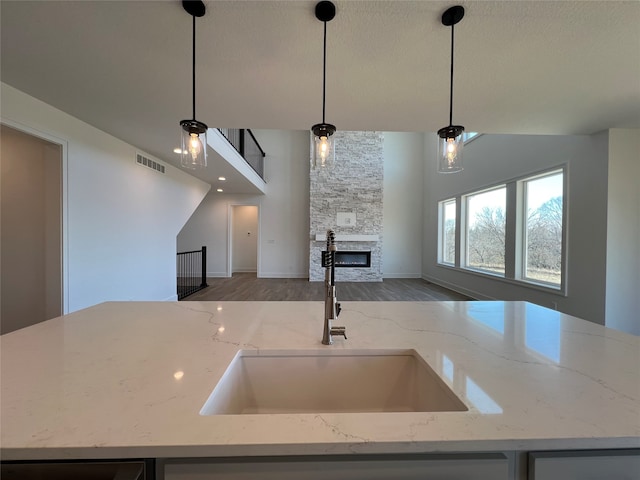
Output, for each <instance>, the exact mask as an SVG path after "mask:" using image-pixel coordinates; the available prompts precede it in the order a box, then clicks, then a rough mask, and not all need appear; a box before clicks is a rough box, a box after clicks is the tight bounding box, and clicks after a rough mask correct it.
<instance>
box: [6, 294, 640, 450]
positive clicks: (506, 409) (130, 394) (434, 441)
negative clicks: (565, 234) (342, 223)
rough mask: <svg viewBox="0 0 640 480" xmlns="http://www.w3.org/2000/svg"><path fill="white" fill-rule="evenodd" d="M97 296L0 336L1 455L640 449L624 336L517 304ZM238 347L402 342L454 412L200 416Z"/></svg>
mask: <svg viewBox="0 0 640 480" xmlns="http://www.w3.org/2000/svg"><path fill="white" fill-rule="evenodd" d="M342 307H343V310H342V313H341V315H340V318H339V321H338V322H337V323H339V324H340V325H345V326H346V327H347V333H348V337H349V339H348V340H343V339H341V338H337V339H336V340H335V343H334V345H332V346H324V345H321V343H320V340H321V336H322V325H323V312H324V310H323V304H322V303H321V302H180V303H178V302H118V303H104V304H101V305H97V306H95V307H92V308H89V309H86V310H83V311H80V312H76V313H73V314H70V315H67V316H64V317H60V318H56V319H53V320H49V321H47V322H44V323H41V324H38V325H35V326H33V327H29V328H25V329H22V330H19V331H16V332H13V333H10V334H6V335H3V336H2V337H1V342H2V343H1V347H2V350H1V360H2V365H1V372H2V376H1V383H2V385H1V388H2V390H1V422H2V424H1V437H0V442H1V452H0V453H1V457H2V459H3V460H11V459H50V458H125V457H204V456H207V457H213V456H240V455H242V456H244V455H249V456H253V455H316V454H350V453H418V452H462V451H465V452H471V451H498V450H550V449H584V448H630V447H635V448H637V447H640V338H639V337H635V336H632V335H627V334H624V333H620V332H617V331H614V330H611V329H607V328H604V327H602V326H599V325H595V324H593V323H590V322H587V321H583V320H579V319H576V318H574V317H570V316H567V315H563V314H561V313H559V312H555V311H552V310H548V309H545V308H542V307H538V306H535V305H532V304H528V303H525V302H343V304H342ZM240 349H248V350H256V349H283V350H285V349H295V350H319V349H332V350H335V351H340V350H345V349H415V350H416V351H417V352H418V353H419V354H420V355H421V356H422V357H423V358H424V359H425V360H426V361H427V362H428V363H429V364H430V366H431V367H432V368H433V370H435V372H436V373H437V374H438V375H439V376H440V377H441V378H442V379H443V380H444V381H445V382H446V383H447V384H448V385H449V386H450V387H451V388H452V389H453V391H454V392H455V393H456V395H457V396H458V397H459V398H460V399H461V400H462V401H463V402H464V403H465V404H466V405H467V406H468V408H469V410H468V411H466V412H435V413H420V412H418V413H415V412H408V413H407V412H402V413H322V414H259V415H219V416H203V415H200V414H199V412H200V409H201V408H202V406H203V404H204V403H205V401H206V400H207V398H208V397H209V395H210V393H211V391H212V389H213V388H214V386H215V385H216V383H217V382H218V380H219V379H220V377H221V376H222V374H223V373H224V371H225V369H226V368H227V366H228V364H229V362H230V361H231V360H232V358H233V357H234V355H236V353H237V352H238V350H240Z"/></svg>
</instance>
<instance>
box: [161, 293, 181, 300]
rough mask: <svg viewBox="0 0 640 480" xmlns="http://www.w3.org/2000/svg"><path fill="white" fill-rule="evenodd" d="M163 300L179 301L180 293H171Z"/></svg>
mask: <svg viewBox="0 0 640 480" xmlns="http://www.w3.org/2000/svg"><path fill="white" fill-rule="evenodd" d="M162 301H163V302H177V301H178V294H175V295H171V296H169V297H167V298H165V299H164V300H162Z"/></svg>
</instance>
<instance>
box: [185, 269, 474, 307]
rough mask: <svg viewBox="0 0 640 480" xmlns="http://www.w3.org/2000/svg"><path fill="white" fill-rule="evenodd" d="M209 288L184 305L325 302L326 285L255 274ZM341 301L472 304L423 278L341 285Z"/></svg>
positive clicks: (224, 280)
mask: <svg viewBox="0 0 640 480" xmlns="http://www.w3.org/2000/svg"><path fill="white" fill-rule="evenodd" d="M207 283H208V284H209V286H208V287H207V288H205V289H203V290H200V291H199V292H196V293H194V294H193V295H190V296H189V297H187V298H185V299H184V300H183V301H263V300H266V301H292V300H301V301H305V300H306V301H312V300H323V299H324V297H323V293H324V292H323V291H324V288H323V287H324V282H310V281H309V280H308V279H306V278H256V274H255V273H234V274H233V276H232V277H231V278H208V279H207ZM336 288H337V294H338V295H337V296H338V300H339V301H342V300H344V301H351V302H353V301H425V300H427V301H429V300H435V301H437V300H470V298H469V297H466V296H464V295H461V294H459V293H457V292H454V291H452V290H448V289H446V288H443V287H440V286H438V285H435V284H433V283H430V282H427V281H426V280H422V279H419V278H398V279H396V278H394V279H386V280H384V281H383V282H338V283H337V287H336Z"/></svg>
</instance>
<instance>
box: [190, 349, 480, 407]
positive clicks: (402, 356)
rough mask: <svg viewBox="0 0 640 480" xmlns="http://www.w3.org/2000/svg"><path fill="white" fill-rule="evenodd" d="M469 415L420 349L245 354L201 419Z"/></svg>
mask: <svg viewBox="0 0 640 480" xmlns="http://www.w3.org/2000/svg"><path fill="white" fill-rule="evenodd" d="M466 410H468V409H467V407H466V406H465V404H464V403H462V402H461V401H460V399H458V397H456V396H455V394H454V393H453V392H452V391H451V389H450V388H449V387H448V386H447V385H446V384H445V383H444V382H443V381H442V380H441V379H440V377H438V375H437V374H436V373H435V372H434V371H433V370H432V369H431V367H430V366H429V365H428V364H427V362H425V361H424V359H423V358H422V357H420V355H418V353H417V352H416V351H415V350H340V351H337V350H330V349H326V350H318V351H295V350H291V351H286V350H285V351H283V350H272V351H264V350H260V351H252V350H240V351H239V352H238V353H237V354H236V356H235V357H234V359H233V360H232V361H231V363H230V364H229V366H228V367H227V370H226V372H225V373H224V375H223V376H222V378H221V379H220V381H219V382H218V384H217V385H216V386H215V388H214V389H213V391H212V392H211V395H210V396H209V398H208V400H207V401H206V403H205V404H204V406H203V407H202V410H200V414H201V415H238V414H260V413H263V414H265V413H266V414H274V413H332V412H333V413H341V412H342V413H356V412H444V411H456V412H460V411H466Z"/></svg>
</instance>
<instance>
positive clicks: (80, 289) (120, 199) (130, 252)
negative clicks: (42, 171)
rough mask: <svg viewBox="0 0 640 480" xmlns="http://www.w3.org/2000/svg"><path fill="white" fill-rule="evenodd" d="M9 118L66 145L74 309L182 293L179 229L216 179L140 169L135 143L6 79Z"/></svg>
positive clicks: (69, 267)
mask: <svg viewBox="0 0 640 480" xmlns="http://www.w3.org/2000/svg"><path fill="white" fill-rule="evenodd" d="M2 121H3V122H6V123H7V124H8V125H10V126H13V127H18V128H21V127H22V128H23V129H25V130H27V131H28V132H30V133H34V132H42V134H43V135H44V136H45V137H46V138H48V139H51V138H56V139H58V142H57V143H60V144H62V145H63V152H64V155H65V156H66V158H65V160H66V165H67V170H66V172H63V175H66V178H65V185H66V211H63V216H64V217H65V232H64V235H65V255H66V257H67V258H66V262H65V267H66V272H65V276H66V282H65V283H66V294H67V305H68V311H69V312H72V311H75V310H78V309H81V308H84V307H88V306H91V305H94V304H96V303H100V302H103V301H107V300H172V299H176V255H175V254H176V235H177V234H178V232H179V231H180V229H181V228H182V227H183V225H184V224H185V222H186V221H187V219H188V218H189V216H190V215H191V213H192V212H193V211H194V209H195V208H196V207H197V205H198V204H199V203H200V201H201V200H202V198H203V197H204V196H205V194H206V193H207V191H208V190H209V188H210V185H208V184H206V183H204V182H202V181H200V180H198V179H196V178H194V177H192V176H191V175H188V174H187V173H185V172H183V171H181V170H178V169H176V168H174V167H171V166H170V165H166V174H164V175H162V174H159V173H158V172H155V171H153V170H150V169H147V168H145V167H141V166H139V165H137V164H136V163H135V155H136V151H137V150H136V148H135V147H133V146H131V145H129V144H127V143H124V142H122V141H120V140H118V139H117V138H115V137H112V136H111V135H108V134H107V133H105V132H103V131H101V130H98V129H96V128H94V127H92V126H90V125H88V124H86V123H84V122H82V121H80V120H78V119H77V118H74V117H72V116H70V115H67V114H66V113H64V112H62V111H60V110H57V109H55V108H53V107H51V106H50V105H47V104H45V103H43V102H41V101H39V100H37V99H35V98H33V97H30V96H28V95H26V94H24V93H22V92H20V91H18V90H16V89H14V88H13V87H10V86H8V85H5V84H2Z"/></svg>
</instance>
